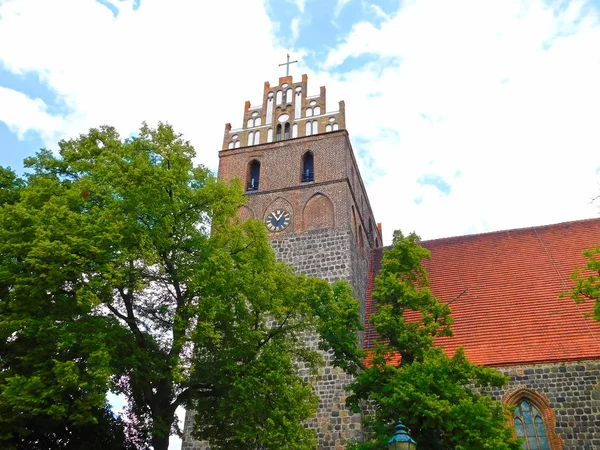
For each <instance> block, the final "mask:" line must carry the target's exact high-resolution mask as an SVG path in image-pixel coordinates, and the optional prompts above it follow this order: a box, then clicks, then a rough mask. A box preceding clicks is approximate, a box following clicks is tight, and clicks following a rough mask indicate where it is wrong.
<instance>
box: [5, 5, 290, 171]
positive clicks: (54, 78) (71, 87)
mask: <svg viewBox="0 0 600 450" xmlns="http://www.w3.org/2000/svg"><path fill="white" fill-rule="evenodd" d="M111 3H112V4H113V5H115V6H116V7H118V9H119V15H118V16H117V17H114V15H113V13H112V12H111V11H110V10H109V8H107V7H106V6H104V5H102V4H100V3H97V2H96V1H95V0H56V1H53V2H48V1H46V0H8V1H4V2H2V3H0V42H3V43H10V45H2V46H0V62H1V63H2V64H3V65H4V67H6V68H7V69H8V70H10V71H12V72H15V73H35V74H37V75H39V77H40V79H41V80H43V82H45V83H46V84H47V85H48V87H49V88H50V89H51V90H52V91H54V92H56V95H57V97H58V98H59V99H61V100H62V101H64V103H65V104H66V105H67V107H68V108H69V109H70V114H69V116H68V120H64V119H65V118H64V117H63V118H62V119H63V120H62V123H61V122H60V120H58V119H60V118H54V119H56V120H51V119H52V117H50V118H49V117H46V116H47V115H46V116H44V115H43V114H38V115H36V116H33V117H31V116H30V115H29V114H28V113H26V112H25V110H22V112H23V114H19V117H13V118H10V120H11V121H12V122H13V123H12V125H11V124H10V123H9V125H11V126H12V127H13V129H18V130H21V131H20V132H21V133H23V132H25V131H26V130H28V129H30V130H36V131H37V130H41V131H42V133H43V134H44V136H47V137H50V136H54V134H55V133H57V132H58V133H59V134H60V135H62V136H74V135H76V134H77V133H79V132H83V131H86V130H87V128H89V127H91V126H99V125H101V124H111V125H115V126H116V127H117V128H118V129H119V130H120V131H121V132H122V133H123V134H124V135H127V134H129V133H131V132H134V131H135V130H137V128H138V127H139V126H140V124H141V122H142V121H143V120H146V121H148V122H149V123H150V124H152V123H155V122H156V121H158V120H163V121H169V122H170V123H172V124H173V125H174V126H175V129H176V130H178V131H180V132H182V133H184V134H185V136H186V137H187V138H188V139H190V140H191V142H192V143H193V144H194V145H195V147H196V151H197V152H198V154H199V160H200V161H201V162H203V163H205V164H208V165H209V166H210V167H212V168H213V169H214V168H216V161H217V150H220V148H221V145H222V140H221V139H222V131H223V128H224V125H225V123H226V122H232V123H233V125H234V127H235V126H239V125H241V119H242V113H243V107H244V100H246V99H248V96H252V97H250V100H252V102H253V104H257V103H260V101H261V100H262V99H261V94H262V92H261V88H262V85H263V83H264V81H265V79H268V78H269V76H271V79H272V80H273V79H276V75H277V74H279V71H278V67H277V64H278V63H279V62H280V59H281V58H282V55H285V53H286V50H285V49H278V48H276V47H275V45H274V44H273V42H274V39H273V35H272V34H271V31H272V28H271V22H270V20H269V18H268V16H267V14H266V12H265V10H264V6H263V2H262V1H261V0H248V1H244V2H239V1H237V0H229V1H223V2H221V3H220V4H219V8H213V9H212V10H211V11H210V13H209V12H208V11H207V9H206V6H205V5H204V4H202V2H190V1H184V0H171V1H162V0H144V1H142V2H140V6H139V9H137V10H134V7H133V2H132V1H130V0H128V1H117V0H112V1H111ZM233 10H235V11H236V13H235V14H231V11H233ZM242 30H246V31H248V33H249V34H248V38H241V34H240V31H242ZM250 31H251V33H250ZM251 49H260V50H258V51H251ZM38 106H39V108H40V111H42V112H43V111H44V108H43V105H42V104H39V105H38ZM29 107H30V108H31V105H29ZM0 110H2V108H1V107H0ZM0 119H1V120H3V121H5V120H9V119H6V118H0ZM57 120H58V122H57ZM17 121H18V122H19V123H16V122H17ZM57 128H58V129H57Z"/></svg>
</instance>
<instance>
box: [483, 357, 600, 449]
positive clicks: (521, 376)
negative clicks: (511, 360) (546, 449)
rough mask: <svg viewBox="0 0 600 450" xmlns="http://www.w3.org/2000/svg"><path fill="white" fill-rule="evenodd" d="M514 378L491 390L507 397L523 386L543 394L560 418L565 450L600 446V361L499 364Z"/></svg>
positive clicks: (499, 397)
mask: <svg viewBox="0 0 600 450" xmlns="http://www.w3.org/2000/svg"><path fill="white" fill-rule="evenodd" d="M498 370H499V371H500V372H502V373H503V374H504V375H506V376H507V377H509V378H510V383H509V384H508V385H507V386H506V387H505V388H503V389H499V390H493V391H491V392H490V393H491V395H492V397H494V398H495V399H496V400H503V399H506V398H507V397H508V396H510V394H511V393H512V392H514V391H515V390H517V389H519V388H523V387H525V388H529V389H532V390H533V391H535V392H536V393H538V394H542V395H543V396H544V397H545V398H546V399H547V400H548V403H549V406H550V408H551V410H552V412H553V413H554V417H555V418H556V434H557V435H558V437H559V438H560V439H561V440H562V449H563V450H593V449H600V361H579V362H570V363H560V364H536V365H527V366H513V367H501V368H498Z"/></svg>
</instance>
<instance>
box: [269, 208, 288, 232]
mask: <svg viewBox="0 0 600 450" xmlns="http://www.w3.org/2000/svg"><path fill="white" fill-rule="evenodd" d="M290 220H291V218H290V213H289V212H287V211H286V210H284V209H278V210H277V211H271V212H270V213H269V215H268V216H267V218H266V220H265V225H266V226H267V229H268V230H269V231H281V230H285V229H286V228H287V226H288V225H289V224H290Z"/></svg>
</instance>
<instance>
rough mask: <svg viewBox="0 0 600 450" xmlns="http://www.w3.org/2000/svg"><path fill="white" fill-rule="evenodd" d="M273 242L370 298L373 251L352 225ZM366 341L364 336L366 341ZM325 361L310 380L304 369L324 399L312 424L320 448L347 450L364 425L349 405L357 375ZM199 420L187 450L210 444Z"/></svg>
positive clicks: (280, 251) (295, 261)
mask: <svg viewBox="0 0 600 450" xmlns="http://www.w3.org/2000/svg"><path fill="white" fill-rule="evenodd" d="M275 236H276V238H273V239H272V240H271V246H272V247H273V250H274V251H275V255H276V257H277V259H278V260H279V261H285V262H287V263H289V264H291V265H292V266H294V267H295V268H296V271H297V272H300V273H305V274H307V275H309V276H315V277H320V278H323V279H325V280H327V281H329V282H334V281H336V280H340V279H344V280H348V281H349V282H350V283H352V284H353V285H354V287H355V295H356V296H357V297H358V298H361V299H364V298H365V296H366V285H367V271H366V268H367V263H368V259H367V258H368V252H367V251H364V252H361V251H359V249H357V248H356V240H355V238H354V236H353V234H352V232H351V231H349V230H335V229H321V230H311V231H309V232H305V233H301V234H297V235H289V234H288V235H286V234H279V235H275ZM360 342H362V341H360ZM307 345H308V346H309V347H310V348H313V349H316V348H317V345H318V340H317V337H316V336H314V335H311V336H309V337H307ZM323 357H324V360H325V365H324V366H323V367H321V368H320V369H319V373H318V375H317V376H316V377H315V378H314V379H312V380H309V378H308V374H307V371H305V370H303V369H300V374H301V376H304V377H305V379H306V381H310V382H311V383H313V385H314V389H315V392H316V393H317V394H318V395H319V398H320V401H319V406H318V411H317V413H316V415H315V416H314V417H313V418H312V419H311V420H309V421H308V423H307V426H308V427H310V428H312V429H315V430H316V432H317V438H318V445H319V446H318V448H319V449H322V450H342V449H344V448H345V447H346V445H347V444H348V443H349V442H351V441H357V440H360V439H361V437H362V434H361V433H362V431H361V430H362V429H361V425H360V415H355V414H354V415H353V414H351V413H350V412H349V411H348V409H347V408H346V405H345V402H346V395H347V394H346V391H345V390H344V388H345V387H346V386H347V385H348V384H349V383H350V382H351V381H352V377H351V376H350V375H347V374H346V373H344V372H343V371H342V370H340V369H336V368H334V367H333V366H332V365H331V356H330V355H329V354H324V355H323ZM192 424H193V419H192V417H191V415H190V414H187V415H186V423H185V431H186V433H185V437H184V441H183V447H182V448H183V449H184V450H205V449H207V448H208V446H207V445H206V444H205V443H199V442H195V441H194V440H193V439H191V437H190V436H189V430H190V429H191V426H192Z"/></svg>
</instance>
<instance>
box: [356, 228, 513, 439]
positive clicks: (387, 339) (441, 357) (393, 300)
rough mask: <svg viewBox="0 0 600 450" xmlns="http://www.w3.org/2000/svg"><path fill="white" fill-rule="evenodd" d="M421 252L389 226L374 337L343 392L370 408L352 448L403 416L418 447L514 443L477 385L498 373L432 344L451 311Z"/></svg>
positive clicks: (389, 429)
mask: <svg viewBox="0 0 600 450" xmlns="http://www.w3.org/2000/svg"><path fill="white" fill-rule="evenodd" d="M425 258H429V252H428V250H426V249H424V248H423V247H421V246H419V238H418V236H416V235H415V234H414V233H413V234H410V235H409V236H406V237H405V236H403V235H402V233H401V232H399V231H397V232H395V233H394V241H393V247H392V248H391V249H389V250H386V251H385V252H384V256H383V261H382V267H381V270H380V272H379V275H378V276H377V278H376V281H375V288H374V290H373V294H372V296H373V299H374V300H375V302H376V312H375V313H373V314H372V316H371V319H370V321H371V323H372V324H373V327H374V329H375V331H376V332H377V334H378V336H379V338H378V340H377V342H376V344H375V347H374V348H373V351H372V354H371V355H370V357H371V360H370V365H369V367H366V368H365V370H363V371H362V372H360V373H359V374H358V376H357V377H356V379H355V381H354V382H353V383H352V385H351V386H350V388H349V389H350V391H351V393H352V395H351V396H350V397H349V399H348V402H349V404H350V406H351V408H352V409H353V410H355V411H358V410H359V409H360V408H361V407H365V406H366V407H367V408H369V409H370V410H371V412H370V414H368V415H367V418H366V420H365V424H366V426H367V429H368V430H369V432H370V436H371V439H370V440H369V441H368V442H366V443H363V444H357V445H356V446H355V447H354V448H355V449H357V450H359V449H360V450H371V449H373V450H374V449H382V450H383V449H385V448H387V447H386V442H387V440H388V439H389V438H390V437H391V436H392V435H393V433H394V426H395V425H396V423H397V422H398V421H399V420H402V422H403V423H404V424H405V425H406V426H407V427H408V428H409V430H410V434H411V435H412V436H413V438H414V439H415V440H416V441H417V443H418V448H419V450H467V449H470V450H473V449H490V450H492V449H494V450H502V449H506V450H509V449H513V450H516V449H519V448H520V445H519V444H518V442H517V441H516V440H514V438H513V437H512V431H511V430H510V429H509V428H508V425H507V424H508V417H507V415H506V411H505V410H504V409H503V408H502V406H501V405H500V404H499V403H498V402H495V401H493V400H492V399H491V397H489V396H488V395H480V394H479V392H478V391H479V390H480V389H482V388H486V387H490V386H501V385H503V384H504V383H505V382H506V380H505V378H504V377H503V376H502V375H501V374H500V373H498V372H497V371H495V370H492V369H489V368H484V367H479V366H476V365H473V364H471V363H470V362H469V361H468V360H467V358H466V357H465V354H464V351H463V350H462V349H459V350H457V351H456V353H455V354H454V355H453V356H452V357H449V356H447V355H446V353H445V352H444V351H443V350H442V349H440V348H438V347H436V346H435V344H434V339H435V338H436V337H438V336H451V334H452V332H451V328H450V326H451V325H452V317H451V314H450V308H449V306H448V305H447V304H445V303H443V302H441V301H440V300H438V299H437V298H435V297H434V296H433V295H432V293H431V291H430V290H429V287H428V285H429V282H428V279H427V273H426V270H425V268H424V267H423V265H422V260H423V259H425ZM398 360H399V361H400V362H399V363H398Z"/></svg>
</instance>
